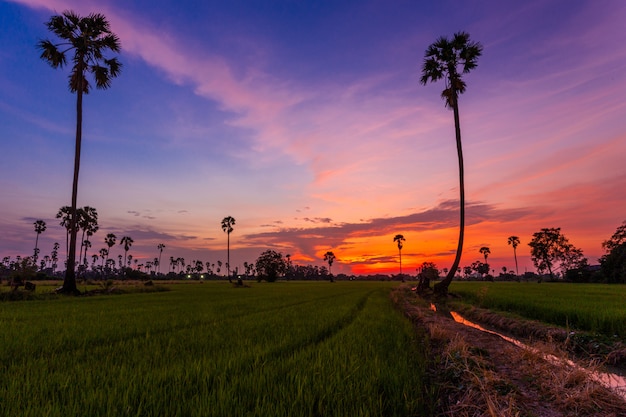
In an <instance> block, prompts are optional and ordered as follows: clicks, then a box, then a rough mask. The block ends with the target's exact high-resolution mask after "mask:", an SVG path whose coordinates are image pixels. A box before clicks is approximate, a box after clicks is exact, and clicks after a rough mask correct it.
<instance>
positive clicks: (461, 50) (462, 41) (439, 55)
mask: <svg viewBox="0 0 626 417" xmlns="http://www.w3.org/2000/svg"><path fill="white" fill-rule="evenodd" d="M481 54H482V46H481V45H480V43H478V42H471V41H470V39H469V34H467V33H465V32H457V33H455V34H454V36H453V37H452V39H448V38H446V37H441V38H439V39H437V41H436V42H435V43H433V44H432V45H430V46H429V47H428V49H426V53H425V56H424V64H423V66H422V77H421V79H420V82H421V83H422V84H424V85H426V84H427V83H428V82H429V81H430V82H436V81H439V80H441V79H443V80H444V81H445V87H446V88H445V89H444V90H443V91H442V92H441V97H442V98H443V99H444V100H445V104H446V107H448V108H451V109H452V110H453V112H454V128H455V133H456V149H457V156H458V160H459V194H460V195H459V205H460V222H459V223H460V224H459V241H458V245H457V249H456V256H455V258H454V263H453V264H452V267H451V268H450V271H449V272H448V275H447V276H446V277H445V278H444V279H443V280H441V282H439V283H437V284H436V285H435V292H437V293H438V294H440V295H445V294H447V293H448V287H449V286H450V283H451V282H452V278H454V274H455V272H456V270H457V268H458V267H459V262H460V261H461V253H462V252H463V237H464V234H465V184H464V172H463V148H462V145H461V124H460V121H459V105H458V98H459V94H463V93H464V92H465V88H466V84H465V81H463V79H462V78H461V74H467V73H469V72H470V71H471V70H473V69H474V68H476V65H477V62H478V57H480V55H481ZM459 70H460V72H459Z"/></svg>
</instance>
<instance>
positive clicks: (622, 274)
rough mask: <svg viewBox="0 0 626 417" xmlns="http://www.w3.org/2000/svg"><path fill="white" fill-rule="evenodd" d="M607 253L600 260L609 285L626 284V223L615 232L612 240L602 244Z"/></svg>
mask: <svg viewBox="0 0 626 417" xmlns="http://www.w3.org/2000/svg"><path fill="white" fill-rule="evenodd" d="M602 248H603V249H604V250H605V251H606V253H605V254H604V255H602V257H601V258H600V259H599V261H600V265H601V268H602V273H603V274H604V276H605V277H606V279H607V282H609V283H626V221H624V222H623V223H622V224H621V225H620V226H618V228H617V229H616V230H615V233H613V235H612V236H611V238H610V239H608V240H605V241H604V242H602Z"/></svg>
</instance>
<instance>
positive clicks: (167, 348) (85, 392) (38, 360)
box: [0, 282, 434, 417]
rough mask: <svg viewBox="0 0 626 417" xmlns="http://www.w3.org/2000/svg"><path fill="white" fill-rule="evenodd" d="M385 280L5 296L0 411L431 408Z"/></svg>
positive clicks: (244, 412) (420, 355) (420, 357)
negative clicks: (34, 297)
mask: <svg viewBox="0 0 626 417" xmlns="http://www.w3.org/2000/svg"><path fill="white" fill-rule="evenodd" d="M392 285H394V284H390V283H381V282H375V283H369V282H368V283H365V282H358V283H357V282H342V283H335V284H330V283H327V282H323V283H321V282H314V283H298V282H288V283H286V282H284V283H274V284H266V283H261V284H252V286H251V287H250V288H233V287H232V286H231V285H228V284H225V283H205V284H187V285H182V284H181V285H171V286H170V290H171V291H167V292H155V293H137V294H124V295H115V296H96V297H79V298H72V297H69V298H68V297H60V298H58V299H51V300H41V301H20V302H3V303H0V326H1V328H2V331H1V332H0V364H1V365H0V366H1V367H2V370H1V372H0V415H1V416H24V417H27V416H32V417H35V416H36V417H43V416H64V417H67V416H409V415H429V413H430V410H432V407H431V404H432V403H433V398H432V397H430V396H427V395H425V394H424V393H425V392H427V391H430V392H432V389H429V388H426V387H425V383H426V377H425V368H426V363H427V360H426V357H425V349H426V344H425V341H424V340H423V339H422V338H421V336H418V335H416V333H415V329H414V328H413V326H412V325H411V324H410V323H409V322H408V321H407V320H406V319H404V318H403V317H402V315H401V314H400V313H399V312H398V311H396V310H394V308H393V306H392V304H391V301H390V300H389V291H390V289H391V286H392ZM37 291H40V289H39V288H38V289H37ZM432 395H434V394H432Z"/></svg>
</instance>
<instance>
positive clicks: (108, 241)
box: [104, 233, 117, 265]
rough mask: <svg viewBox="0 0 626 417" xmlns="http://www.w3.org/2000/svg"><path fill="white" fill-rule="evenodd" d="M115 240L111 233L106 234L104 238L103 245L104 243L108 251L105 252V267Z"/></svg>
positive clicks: (115, 237)
mask: <svg viewBox="0 0 626 417" xmlns="http://www.w3.org/2000/svg"><path fill="white" fill-rule="evenodd" d="M116 240H117V236H115V235H114V234H113V233H108V234H107V236H106V237H105V238H104V243H106V245H107V246H108V247H109V250H107V259H106V261H105V265H106V264H107V263H108V261H109V255H110V254H111V248H112V247H113V246H115V242H116Z"/></svg>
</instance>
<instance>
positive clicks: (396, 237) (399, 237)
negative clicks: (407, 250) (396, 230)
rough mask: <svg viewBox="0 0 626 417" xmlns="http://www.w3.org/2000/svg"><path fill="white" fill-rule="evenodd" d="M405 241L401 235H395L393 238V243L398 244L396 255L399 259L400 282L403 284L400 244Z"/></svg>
mask: <svg viewBox="0 0 626 417" xmlns="http://www.w3.org/2000/svg"><path fill="white" fill-rule="evenodd" d="M405 240H406V239H405V238H404V236H403V235H395V236H394V237H393V241H394V242H398V255H399V257H400V278H402V282H404V275H402V246H403V244H402V242H404V241H405Z"/></svg>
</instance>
